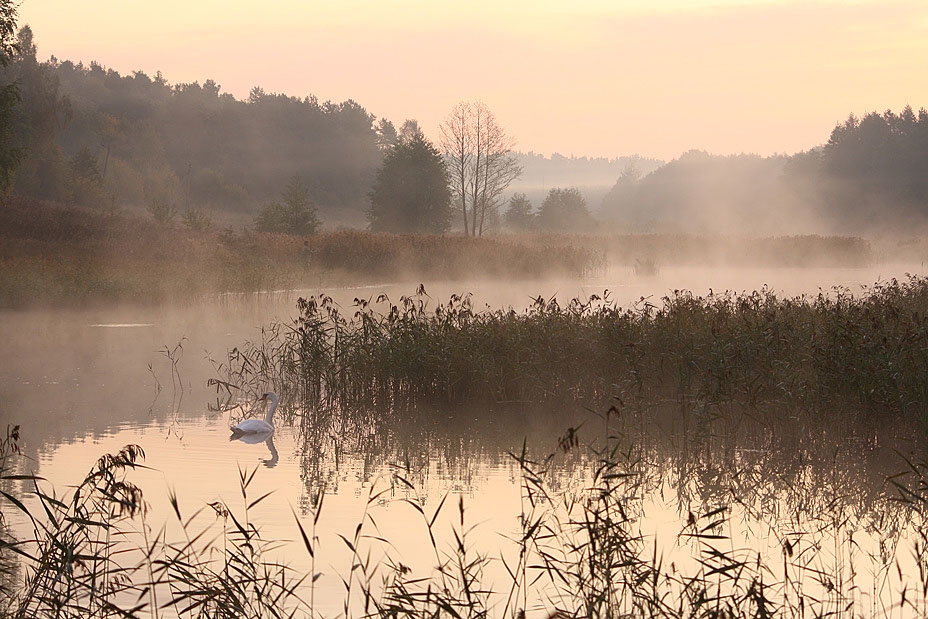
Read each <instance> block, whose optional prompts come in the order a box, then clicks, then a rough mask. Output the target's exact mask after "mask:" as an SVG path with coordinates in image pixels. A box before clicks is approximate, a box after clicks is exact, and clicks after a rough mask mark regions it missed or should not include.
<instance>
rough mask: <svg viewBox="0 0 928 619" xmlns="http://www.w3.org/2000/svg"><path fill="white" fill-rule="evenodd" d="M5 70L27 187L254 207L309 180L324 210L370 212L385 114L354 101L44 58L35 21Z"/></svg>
mask: <svg viewBox="0 0 928 619" xmlns="http://www.w3.org/2000/svg"><path fill="white" fill-rule="evenodd" d="M0 71H2V75H0V80H2V83H3V84H9V83H16V84H17V85H18V87H19V90H20V92H21V97H22V103H21V105H19V106H17V107H16V113H15V122H14V123H13V131H12V135H11V139H12V142H14V143H15V144H16V145H17V146H18V147H20V148H21V149H22V150H23V152H24V153H25V157H24V158H23V160H22V161H21V163H20V165H19V166H18V168H17V169H16V171H15V172H14V173H13V177H12V189H13V191H14V192H15V193H17V194H19V195H22V196H26V197H32V198H38V199H44V200H55V201H62V202H70V203H76V204H84V205H88V206H100V205H104V206H105V205H106V204H107V203H109V204H114V205H133V204H135V205H152V204H165V203H167V204H170V205H171V206H173V207H175V208H177V209H179V210H183V209H190V208H210V209H211V208H215V209H230V210H239V211H246V212H249V213H252V214H253V213H254V212H255V211H256V210H257V206H258V204H260V203H263V202H266V201H267V200H270V199H273V198H275V197H277V196H278V195H280V193H281V190H282V189H283V188H284V187H285V186H287V184H288V182H289V181H290V180H291V179H292V178H293V177H298V178H299V179H300V180H301V181H302V182H303V183H305V185H306V187H307V188H308V191H309V193H310V194H311V195H312V197H313V200H314V201H315V202H316V203H317V204H319V205H320V206H321V207H322V208H324V209H325V208H326V207H338V208H339V209H343V210H347V211H353V212H354V213H355V218H356V219H363V213H364V211H365V209H366V206H367V203H368V196H367V192H368V190H369V187H370V185H371V181H372V180H373V176H374V173H375V171H376V169H377V168H378V166H379V165H380V163H381V159H382V152H381V149H380V147H379V146H378V135H377V132H376V131H375V129H374V123H373V121H374V117H373V116H372V115H371V114H369V113H368V112H367V111H366V110H365V109H364V108H363V107H361V106H360V105H359V104H358V103H356V102H354V101H351V100H348V101H344V102H342V103H332V102H320V101H318V100H317V99H316V98H315V97H312V96H309V97H303V98H300V97H291V96H287V95H282V94H273V93H267V92H265V91H264V90H262V89H261V88H257V87H256V88H254V89H252V91H251V93H250V95H249V97H248V99H247V100H238V99H236V98H235V97H233V96H232V95H231V94H228V93H223V92H222V90H221V87H220V85H219V84H217V83H215V82H214V81H212V80H206V81H205V82H204V83H203V84H200V83H198V82H193V83H188V84H183V83H182V84H170V83H169V82H168V81H167V80H166V79H165V78H164V77H163V76H162V75H161V74H160V73H157V74H155V75H154V76H151V75H148V74H146V73H144V72H142V71H136V72H133V73H132V74H131V75H121V74H120V73H118V72H117V71H114V70H112V69H105V68H104V67H103V66H101V65H99V64H97V63H93V62H92V63H90V64H89V65H84V64H82V63H77V64H75V63H73V62H71V61H58V60H57V59H55V58H54V57H52V58H51V59H50V60H49V61H47V62H39V61H38V59H37V53H36V45H35V43H34V41H33V35H32V31H31V30H30V29H29V28H28V27H24V28H22V29H21V30H20V31H19V35H18V50H17V51H15V52H14V53H13V54H12V56H11V61H10V62H9V63H8V65H7V66H6V67H3V68H2V69H0Z"/></svg>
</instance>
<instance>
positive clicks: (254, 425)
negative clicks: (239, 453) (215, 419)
mask: <svg viewBox="0 0 928 619" xmlns="http://www.w3.org/2000/svg"><path fill="white" fill-rule="evenodd" d="M267 400H270V401H271V406H270V408H268V410H267V415H265V416H264V419H246V420H245V421H243V422H241V423H240V424H238V425H237V426H233V427H232V436H230V437H229V440H230V441H234V440H242V439H243V437H244V438H245V439H246V440H245V442H251V441H248V440H247V438H251V437H256V436H257V435H261V439H260V440H256V441H254V442H255V443H258V442H261V440H264V437H265V435H267V434H270V433H272V432H273V431H274V425H273V424H272V423H271V420H272V419H273V418H274V411H276V410H277V394H276V393H274V392H273V391H268V392H267V393H265V394H264V395H262V396H261V397H260V398H258V402H266V401H267Z"/></svg>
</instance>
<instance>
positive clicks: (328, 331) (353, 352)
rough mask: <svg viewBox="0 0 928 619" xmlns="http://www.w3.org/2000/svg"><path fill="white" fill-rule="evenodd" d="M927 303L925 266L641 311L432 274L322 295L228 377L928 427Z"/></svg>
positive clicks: (379, 401) (365, 404)
mask: <svg viewBox="0 0 928 619" xmlns="http://www.w3.org/2000/svg"><path fill="white" fill-rule="evenodd" d="M925 307H928V279H924V278H918V277H910V278H908V279H906V280H902V281H898V280H892V281H889V282H885V283H879V284H875V285H874V286H871V287H868V288H865V289H863V290H862V291H860V292H857V293H852V292H851V291H848V290H845V289H835V290H832V291H830V292H829V293H820V294H818V295H816V296H811V297H807V296H801V297H793V298H781V297H779V296H777V295H776V294H774V293H773V292H771V291H770V290H767V289H763V290H760V291H756V292H752V293H746V294H734V293H727V292H726V293H721V294H710V295H708V296H704V297H701V296H696V295H693V294H691V293H689V292H685V291H677V292H675V293H674V294H672V295H670V296H668V297H665V298H664V299H663V300H662V302H661V303H660V304H658V305H655V304H652V303H651V302H650V301H648V300H645V299H642V300H641V301H640V302H639V303H637V304H635V306H633V307H631V308H622V307H620V306H618V305H617V304H615V303H613V302H612V301H611V300H610V299H609V296H608V292H607V293H605V294H603V295H602V296H592V297H590V298H589V299H586V300H579V299H574V300H572V301H570V302H569V303H567V304H565V305H563V306H562V305H560V304H559V303H558V302H557V301H556V300H554V299H548V300H546V299H544V298H538V299H537V300H536V301H535V303H534V304H533V305H532V306H531V307H530V308H529V309H528V310H527V311H525V312H522V313H519V312H515V311H513V310H488V311H475V310H474V308H473V307H472V304H471V302H470V298H469V296H467V295H465V296H456V295H455V296H452V297H451V299H450V300H449V301H448V302H447V303H442V304H438V305H432V300H431V299H430V298H429V296H428V295H427V293H426V291H425V289H424V287H421V286H420V288H419V290H418V292H417V293H416V294H414V295H410V296H406V297H401V298H400V299H399V300H398V302H396V303H392V302H390V300H389V299H387V298H386V296H385V295H380V296H379V297H378V298H377V299H360V298H359V299H355V302H354V306H353V307H351V308H342V307H339V306H338V305H337V304H335V303H334V302H333V301H332V299H331V298H329V297H327V296H325V295H322V296H319V297H310V298H308V299H300V301H299V303H298V308H299V317H298V318H297V319H296V320H295V321H294V322H292V323H283V324H274V325H271V326H269V327H268V328H267V329H265V330H264V332H263V333H264V338H263V339H262V340H261V341H258V342H251V343H246V344H244V345H243V346H241V347H238V348H236V349H234V350H233V351H231V353H230V355H229V356H228V358H227V359H225V360H224V362H223V363H222V364H221V365H220V366H219V368H218V370H219V376H220V378H221V380H220V381H219V383H217V384H221V385H223V386H224V387H223V388H224V389H226V390H229V389H230V386H234V387H235V388H236V393H238V389H242V390H244V392H249V391H251V392H254V393H260V392H261V391H262V390H263V389H264V386H266V385H271V386H272V387H273V388H275V389H276V390H277V391H278V392H282V393H283V394H285V399H286V400H287V401H289V402H291V403H293V404H294V406H296V407H297V408H299V409H300V410H303V411H312V412H311V414H312V415H314V416H319V415H326V414H331V411H338V412H339V414H340V415H348V416H364V415H370V414H376V415H378V416H379V417H380V418H388V417H391V416H393V417H395V416H400V415H416V414H423V415H426V414H429V411H430V410H432V408H433V407H435V406H440V407H442V408H444V409H447V410H449V411H452V412H453V411H454V410H457V409H459V408H461V407H468V406H471V405H474V404H479V405H481V406H483V407H484V408H485V409H486V410H492V409H493V408H494V406H499V405H502V404H504V403H512V402H520V403H524V404H535V403H538V402H543V401H555V402H556V401H561V402H565V401H568V402H581V403H586V404H588V405H590V406H594V407H601V406H605V405H608V402H609V401H610V400H611V398H612V397H614V396H619V397H621V398H622V399H623V400H624V401H626V402H627V403H628V404H629V405H630V406H634V407H637V408H638V409H646V408H648V407H654V406H658V405H661V404H667V403H670V402H676V403H678V404H679V403H690V404H697V405H699V406H702V407H704V408H705V407H716V408H717V407H720V406H725V405H738V406H743V407H746V409H747V410H752V411H759V412H761V413H768V412H771V413H775V414H779V415H781V416H786V415H796V414H799V413H806V414H809V415H816V414H822V413H835V412H837V413H841V414H843V415H852V416H856V417H858V418H871V419H876V418H879V419H896V420H900V421H905V422H907V423H913V422H917V423H921V422H923V421H924V411H925V410H928V383H926V381H925V380H924V377H925V376H926V373H928V350H926V348H925V347H924V344H923V342H924V341H925V339H926V337H928V313H926V311H925ZM228 393H232V391H231V390H229V391H228ZM697 408H698V406H697ZM417 411H418V412H417ZM777 411H778V412H777Z"/></svg>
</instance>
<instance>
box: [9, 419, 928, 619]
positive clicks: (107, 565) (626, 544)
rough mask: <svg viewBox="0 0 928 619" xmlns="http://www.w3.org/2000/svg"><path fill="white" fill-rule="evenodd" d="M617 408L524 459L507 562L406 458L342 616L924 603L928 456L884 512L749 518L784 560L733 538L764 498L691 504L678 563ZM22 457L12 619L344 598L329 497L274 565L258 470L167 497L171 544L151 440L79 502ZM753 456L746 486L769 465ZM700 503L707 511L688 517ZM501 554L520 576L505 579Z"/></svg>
mask: <svg viewBox="0 0 928 619" xmlns="http://www.w3.org/2000/svg"><path fill="white" fill-rule="evenodd" d="M611 416H614V415H613V413H607V414H605V415H604V416H603V417H602V421H603V423H604V424H605V432H604V433H603V434H602V435H601V438H600V439H597V440H595V441H593V442H591V443H588V444H585V443H583V442H582V441H581V440H580V439H579V435H578V433H577V432H575V431H574V429H570V430H569V431H568V432H566V433H565V434H564V435H563V436H561V437H560V438H559V440H557V441H556V450H555V451H553V452H551V453H547V454H545V453H542V454H539V455H538V457H532V456H531V455H530V454H528V453H527V452H526V451H524V450H523V451H522V452H520V453H516V454H512V456H511V457H512V458H513V460H514V463H515V465H516V466H517V470H518V471H519V473H518V475H517V478H518V484H514V485H513V488H512V490H513V492H518V493H519V495H520V497H521V498H522V511H521V514H519V515H518V516H519V518H518V521H517V522H518V523H519V524H518V528H517V533H516V534H515V535H514V536H513V537H512V538H508V539H501V540H500V543H501V544H502V546H503V547H502V549H501V550H500V553H499V555H498V556H489V555H486V554H482V553H481V552H479V551H478V550H477V549H476V548H475V546H474V542H473V530H472V528H473V524H472V523H474V522H475V521H479V520H481V519H482V518H484V517H485V516H486V515H485V514H473V513H470V512H469V511H468V510H467V509H466V507H465V503H464V500H463V498H458V499H456V500H455V499H452V498H450V497H449V496H447V495H446V496H445V497H444V498H442V499H441V500H438V501H435V500H433V501H432V502H431V503H430V504H428V505H427V504H426V503H425V502H424V500H423V499H422V498H421V496H420V493H419V490H418V489H417V488H416V487H415V486H414V484H413V483H411V482H410V481H409V477H410V476H409V472H408V471H405V470H404V469H403V468H402V467H396V468H395V473H394V475H393V478H392V480H391V481H390V482H389V483H388V484H386V485H385V486H382V487H380V488H379V489H378V488H377V487H376V485H372V486H371V488H370V494H369V497H368V501H367V507H366V508H365V509H364V511H363V514H362V515H361V516H360V521H359V522H358V523H357V524H356V525H354V524H350V523H346V524H345V527H344V530H343V535H341V539H342V542H343V550H344V549H347V552H348V555H349V561H348V566H347V567H346V568H345V569H344V573H341V574H340V578H341V580H342V583H343V585H344V587H343V591H342V595H343V599H342V600H341V610H340V611H339V612H336V613H331V612H330V613H329V616H337V617H385V618H386V617H391V618H397V617H436V618H437V617H456V618H463V617H469V618H483V617H500V618H504V617H524V616H526V613H531V614H534V615H538V616H547V617H555V616H556V617H597V618H598V617H602V618H607V617H608V618H618V617H639V616H647V617H661V618H665V617H666V618H674V619H677V618H679V619H682V618H684V617H756V618H758V619H760V618H770V617H796V616H810V617H824V616H834V617H860V616H886V615H887V613H889V614H892V613H893V611H898V612H899V613H900V614H902V615H912V616H924V613H925V612H928V597H926V591H928V589H926V587H925V583H924V582H923V580H924V574H925V573H928V572H926V570H928V551H926V547H925V545H924V542H925V540H928V520H926V518H925V514H924V509H925V506H926V505H928V493H926V488H928V469H926V466H925V465H924V464H912V465H910V467H909V470H907V471H906V472H905V473H906V475H904V476H903V475H900V476H896V477H894V479H893V482H892V483H893V484H894V486H895V488H896V490H897V495H896V498H897V499H901V500H891V499H890V500H885V501H884V502H883V503H881V504H880V505H879V506H878V507H877V511H878V514H877V515H876V516H875V517H874V518H873V519H872V521H867V520H865V519H858V518H855V517H852V516H850V515H849V513H848V510H846V509H844V508H843V507H842V506H843V505H844V503H843V501H844V500H846V499H848V498H849V499H850V502H852V503H853V502H854V500H855V499H856V494H854V493H851V494H844V492H845V489H840V488H837V487H835V488H827V489H826V491H825V493H824V494H823V495H822V496H810V497H805V498H803V499H802V500H800V501H799V502H798V503H797V505H796V507H795V510H793V509H790V510H788V511H789V512H790V515H789V516H786V517H785V518H784V517H782V516H779V515H776V514H756V513H749V515H748V518H749V519H752V520H753V521H755V524H756V526H757V532H756V535H757V536H758V539H759V540H770V539H773V540H775V542H776V544H775V545H778V546H779V547H781V548H782V556H778V554H779V553H777V552H774V556H773V557H772V558H770V557H769V556H768V555H766V554H765V553H763V552H761V551H760V550H758V549H755V548H752V547H750V546H749V547H747V548H745V547H742V544H743V543H744V540H736V539H734V537H733V536H732V530H733V528H732V525H731V521H732V520H733V519H735V514H737V513H742V514H743V513H745V512H750V511H751V509H753V507H752V505H753V502H752V501H751V499H750V498H748V497H746V496H741V495H739V494H730V493H723V495H722V496H723V499H724V500H714V501H712V502H710V503H708V504H702V505H693V504H690V505H689V506H687V505H680V509H682V510H683V513H682V514H681V520H682V523H681V525H680V530H679V531H678V532H677V535H676V539H677V542H676V544H674V546H675V547H676V548H677V552H676V554H675V557H674V559H673V560H669V559H668V558H667V557H665V556H664V550H663V546H662V547H661V549H660V550H659V547H658V540H657V539H655V538H654V537H653V536H651V535H649V534H646V533H645V532H644V528H646V527H643V525H645V523H646V522H647V517H648V514H647V512H646V510H645V506H646V503H645V501H644V500H643V497H644V495H646V494H647V493H649V492H654V488H655V486H654V484H655V483H656V482H657V483H659V482H660V479H661V473H660V472H656V477H655V471H653V470H651V469H650V468H649V466H648V465H647V464H646V463H645V462H644V461H643V460H642V459H641V454H640V452H639V451H638V450H636V449H634V448H633V447H632V446H630V445H629V444H628V443H627V442H625V441H623V440H621V439H620V438H619V437H617V436H615V435H613V434H612V433H611V432H610V430H609V427H610V423H614V421H611V419H610V418H611ZM3 446H4V447H5V448H7V449H9V447H10V444H9V443H5V444H4V445H3ZM14 448H15V447H14ZM577 452H581V453H580V454H578V453H577ZM578 455H579V458H577V457H576V456H578ZM568 457H574V462H575V464H577V465H580V466H584V467H586V468H587V472H586V474H584V475H582V476H581V479H582V480H583V481H582V482H580V483H579V484H572V485H570V486H568V487H565V486H564V484H563V483H561V481H559V480H558V479H557V477H556V476H554V475H553V474H552V471H553V470H554V469H555V468H556V467H555V461H556V460H557V459H558V458H568ZM11 458H12V455H11V454H10V453H9V452H7V453H4V454H3V458H2V460H0V462H2V464H3V467H2V471H0V473H2V476H3V479H4V484H5V486H4V487H5V490H4V491H3V498H2V501H3V502H2V507H3V510H4V511H5V512H7V511H8V510H19V511H21V512H22V513H24V514H25V515H26V517H27V519H28V521H29V522H31V523H32V526H33V535H32V536H31V537H29V538H26V539H13V538H11V537H10V536H9V535H5V534H4V535H2V536H0V554H2V555H4V556H5V557H6V558H7V559H9V558H10V557H11V556H12V557H16V558H17V559H18V560H19V561H20V565H21V568H20V570H21V576H20V575H17V576H15V577H14V578H12V579H4V580H0V600H2V602H3V605H2V607H0V617H59V618H69V617H160V616H179V617H191V618H193V617H223V618H224V617H229V618H233V617H234V618H258V617H321V616H326V615H325V614H324V613H323V612H322V611H321V610H320V608H323V607H325V608H329V609H331V608H332V607H333V605H334V606H338V604H333V600H331V599H328V600H326V601H325V602H322V601H321V600H319V599H318V598H317V596H316V591H315V583H316V580H317V578H318V576H319V575H320V572H321V571H323V570H325V571H330V570H331V569H333V568H332V567H331V566H332V562H333V557H332V556H331V555H328V556H321V555H320V551H321V547H320V544H319V538H318V536H317V534H316V525H317V523H318V520H319V517H320V515H321V514H322V511H323V509H324V505H323V504H324V496H325V491H324V488H323V489H321V490H320V492H319V493H318V494H317V495H316V496H314V497H312V498H311V500H310V501H309V506H308V508H307V509H306V510H305V512H304V513H303V514H301V515H299V516H298V515H296V514H294V517H295V520H296V522H295V524H294V538H295V539H296V540H298V541H297V546H298V547H299V546H302V551H301V552H305V553H306V556H307V557H308V563H309V565H310V568H309V570H308V571H298V570H294V569H292V568H290V567H288V566H287V565H286V564H284V563H281V562H280V561H279V560H277V559H276V558H275V557H276V556H278V555H279V554H280V553H278V552H275V548H278V547H279V545H280V544H279V542H277V541H276V540H268V539H265V538H263V537H262V535H261V533H260V523H257V522H254V521H253V519H252V518H251V517H250V515H249V512H250V510H252V509H253V508H254V506H255V505H257V504H259V503H260V502H261V501H262V500H263V499H264V498H265V496H266V495H265V496H260V497H254V496H253V494H252V493H251V492H250V490H249V488H250V486H251V484H252V481H253V479H254V476H255V473H254V472H247V471H241V472H240V483H241V502H240V503H239V502H238V501H236V502H235V503H234V504H227V503H211V504H209V505H208V506H205V507H204V510H205V511H206V512H207V513H208V514H210V515H212V516H213V517H214V523H213V525H212V526H210V525H207V526H205V527H204V525H203V524H202V519H199V520H198V518H197V514H198V513H199V510H198V512H195V513H193V514H190V513H186V512H184V511H182V510H181V508H180V506H179V502H178V501H177V499H176V497H174V496H171V497H170V504H171V506H172V508H173V511H174V517H176V525H178V526H179V531H180V533H179V534H178V535H177V536H176V538H169V536H168V534H167V533H166V527H165V526H164V525H163V524H162V523H151V522H149V521H148V520H147V515H146V504H145V500H144V497H143V496H142V494H141V491H140V490H139V489H138V488H137V487H136V486H135V485H134V484H133V483H132V482H131V479H130V476H131V473H132V470H133V469H135V468H138V467H140V466H143V464H142V461H143V458H144V454H143V452H142V451H141V449H140V448H139V447H136V446H127V447H126V448H124V449H123V450H122V451H120V452H119V453H116V454H112V455H106V456H104V457H102V458H100V460H99V461H98V462H97V464H96V465H95V466H94V468H93V469H92V470H91V471H90V472H89V474H88V475H87V476H86V478H85V479H84V480H83V481H82V482H81V483H79V484H78V485H77V486H76V488H75V489H74V490H73V491H72V492H70V493H69V494H67V495H56V494H55V493H54V491H53V490H52V489H50V488H49V487H48V486H47V485H46V484H44V483H43V482H42V480H41V479H39V478H34V477H32V476H23V475H10V474H9V472H10V470H11V469H12V464H11ZM743 466H744V469H743V470H740V471H739V470H732V471H730V475H731V477H732V478H738V477H739V476H741V475H744V476H747V477H752V476H754V475H755V471H752V470H751V467H750V465H747V464H746V465H743ZM694 472H695V471H694ZM697 475H698V473H697ZM10 484H21V485H22V486H21V487H22V490H21V491H20V492H16V491H14V490H13V489H12V488H11V487H10ZM27 495H31V496H29V498H30V499H32V500H31V501H26V499H27ZM831 495H834V496H831ZM391 496H392V497H394V498H393V499H392V500H393V501H399V502H401V503H404V504H406V505H407V506H408V508H409V513H410V515H411V517H410V521H409V528H410V529H411V530H412V531H415V530H416V529H418V532H419V535H420V539H421V544H423V546H424V547H425V548H428V549H429V552H430V553H431V554H433V555H434V563H433V565H432V568H431V569H426V570H424V571H413V570H411V569H410V568H408V567H406V566H405V565H403V563H401V562H400V560H399V557H398V556H397V555H398V553H401V552H402V550H403V548H396V547H394V546H393V545H392V544H391V543H390V540H386V539H383V538H382V537H381V535H380V533H379V532H378V530H377V525H376V520H377V519H378V518H379V515H378V514H377V513H376V511H377V506H378V505H379V504H381V503H382V502H383V501H385V500H389V499H387V497H391ZM842 497H844V498H842ZM27 503H28V504H30V505H35V506H36V507H35V509H34V510H31V509H30V508H29V507H27V506H26V504H27ZM436 503H437V504H436ZM688 508H689V509H691V510H694V511H695V513H694V511H690V512H689V513H688V515H687V512H686V510H687V509H688ZM439 516H441V519H442V520H445V521H447V520H450V521H451V522H452V532H451V540H450V541H449V543H445V542H444V541H442V540H441V539H440V538H438V537H437V536H438V534H437V531H436V521H437V520H439ZM178 526H175V529H178ZM863 527H866V528H867V529H868V530H869V531H871V532H872V533H874V534H875V535H876V536H877V537H878V538H879V543H880V547H881V548H891V549H892V551H891V552H880V553H867V552H863V551H862V550H861V548H860V547H859V546H858V545H857V544H858V542H857V541H856V539H855V533H857V532H858V531H859V529H860V528H863ZM874 527H875V528H874ZM217 528H218V531H219V532H218V534H217V533H216V529H217ZM670 537H671V538H672V537H674V535H673V534H671V535H670ZM857 538H859V534H858V535H857ZM666 541H667V540H661V542H662V544H663V543H666ZM824 541H827V542H829V543H823V542H824ZM832 542H833V544H832ZM762 546H763V544H761V547H762ZM909 546H911V547H909ZM372 547H373V548H376V549H377V550H376V551H374V552H372ZM681 551H682V552H685V553H686V555H685V556H683V555H681V554H680V552H681ZM909 551H911V553H912V554H911V555H909V554H908V553H909ZM329 552H331V550H330V551H329ZM372 557H379V558H372ZM494 564H495V565H496V567H497V568H499V567H502V568H503V569H502V571H501V570H500V569H496V572H497V573H502V574H505V575H507V576H505V577H503V578H502V579H499V578H496V579H492V578H490V577H489V576H488V574H489V571H490V570H491V567H493V566H494ZM317 566H318V567H317ZM897 575H898V580H897V578H896V576H897ZM878 582H879V583H882V584H881V585H880V587H881V590H880V592H879V593H877V592H876V590H875V587H876V585H877V583H878ZM871 589H873V594H872V595H871V593H870V592H871ZM330 595H331V594H330ZM335 602H338V600H335Z"/></svg>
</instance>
